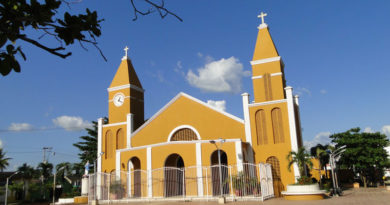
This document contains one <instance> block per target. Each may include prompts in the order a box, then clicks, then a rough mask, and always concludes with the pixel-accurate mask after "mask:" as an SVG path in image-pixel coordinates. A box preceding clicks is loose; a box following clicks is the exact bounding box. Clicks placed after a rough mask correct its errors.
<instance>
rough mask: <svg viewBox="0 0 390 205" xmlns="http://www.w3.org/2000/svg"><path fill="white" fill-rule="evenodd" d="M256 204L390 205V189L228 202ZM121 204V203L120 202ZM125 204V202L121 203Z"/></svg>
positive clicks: (176, 204)
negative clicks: (311, 198) (301, 198)
mask: <svg viewBox="0 0 390 205" xmlns="http://www.w3.org/2000/svg"><path fill="white" fill-rule="evenodd" d="M129 204H141V205H143V204H150V205H170V204H174V205H201V204H202V205H203V204H205V205H218V203H217V202H215V201H213V202H205V201H200V202H172V201H167V202H151V203H148V202H144V203H139V202H138V203H129ZM244 204H245V205H247V204H248V205H254V204H264V205H276V204H277V205H325V204H326V205H352V204H353V205H358V204H362V205H363V204H364V205H381V204H386V205H390V191H386V190H385V189H384V188H368V189H355V190H354V189H350V190H346V191H344V194H343V196H341V197H331V198H327V199H324V200H317V201H287V200H284V199H283V198H274V199H269V200H266V201H264V202H254V201H251V202H250V201H247V202H243V201H241V202H228V203H227V205H244ZM118 205H119V204H118ZM121 205H124V204H121Z"/></svg>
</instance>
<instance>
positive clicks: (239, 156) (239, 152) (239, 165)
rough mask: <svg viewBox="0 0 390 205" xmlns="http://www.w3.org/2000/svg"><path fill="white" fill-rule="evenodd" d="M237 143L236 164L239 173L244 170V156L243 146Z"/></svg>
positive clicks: (239, 142)
mask: <svg viewBox="0 0 390 205" xmlns="http://www.w3.org/2000/svg"><path fill="white" fill-rule="evenodd" d="M235 143H236V162H237V171H239V172H241V171H243V170H244V167H243V165H242V162H243V159H242V158H243V155H242V145H241V141H237V142H235Z"/></svg>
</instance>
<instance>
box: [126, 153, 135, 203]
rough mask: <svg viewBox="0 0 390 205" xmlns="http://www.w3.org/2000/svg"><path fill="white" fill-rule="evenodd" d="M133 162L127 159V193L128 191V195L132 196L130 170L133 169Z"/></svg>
mask: <svg viewBox="0 0 390 205" xmlns="http://www.w3.org/2000/svg"><path fill="white" fill-rule="evenodd" d="M133 167H134V166H133V163H131V160H129V162H128V163H127V168H128V170H127V193H128V196H132V195H131V183H132V182H131V170H132V169H133Z"/></svg>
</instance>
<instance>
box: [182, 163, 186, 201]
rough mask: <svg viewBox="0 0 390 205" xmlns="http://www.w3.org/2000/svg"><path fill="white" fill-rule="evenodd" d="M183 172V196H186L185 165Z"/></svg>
mask: <svg viewBox="0 0 390 205" xmlns="http://www.w3.org/2000/svg"><path fill="white" fill-rule="evenodd" d="M182 172H183V173H182V174H183V198H185V197H186V183H185V181H184V180H185V176H184V175H185V172H184V167H183V169H182Z"/></svg>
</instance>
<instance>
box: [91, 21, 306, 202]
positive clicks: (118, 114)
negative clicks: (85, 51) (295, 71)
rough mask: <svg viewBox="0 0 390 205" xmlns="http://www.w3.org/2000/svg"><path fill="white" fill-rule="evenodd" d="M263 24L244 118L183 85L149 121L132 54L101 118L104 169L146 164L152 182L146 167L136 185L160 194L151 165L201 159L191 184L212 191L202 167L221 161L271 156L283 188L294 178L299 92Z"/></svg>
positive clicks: (239, 163) (241, 162) (241, 164)
mask: <svg viewBox="0 0 390 205" xmlns="http://www.w3.org/2000/svg"><path fill="white" fill-rule="evenodd" d="M258 29H259V30H258V35H257V41H256V45H255V49H254V55H253V59H252V61H250V63H251V65H252V82H253V101H252V102H251V101H250V98H251V97H250V94H248V93H243V94H242V95H241V98H242V105H243V106H242V109H243V113H244V118H243V119H241V118H239V117H236V116H234V115H231V114H229V113H227V112H224V111H221V110H219V109H216V108H214V107H212V106H210V105H208V104H207V103H205V102H203V101H201V100H199V99H196V98H195V97H192V96H190V95H188V94H185V93H179V94H177V95H176V97H174V98H173V99H172V100H171V101H169V102H168V103H167V104H166V105H165V106H163V107H162V108H161V109H160V110H159V111H158V112H157V113H155V114H154V115H153V116H152V117H150V118H149V119H148V120H147V121H145V120H144V89H143V87H142V84H141V81H140V80H139V79H138V77H137V74H136V72H135V69H134V67H133V65H132V63H131V60H130V59H129V58H128V57H127V54H126V55H125V56H124V57H123V58H122V61H121V63H120V66H119V68H118V70H117V72H116V75H115V77H114V79H113V80H112V83H111V85H110V87H109V88H108V89H107V90H108V119H109V123H108V124H103V119H99V120H98V153H103V154H102V155H101V156H99V157H98V160H97V162H98V163H97V171H98V172H101V173H115V174H116V175H117V177H119V178H120V177H123V174H121V173H127V172H132V173H135V172H134V171H136V170H140V171H141V170H142V173H145V179H146V181H145V182H144V183H146V184H147V186H145V187H147V188H145V190H142V191H141V190H137V189H141V187H138V186H136V185H134V183H137V177H138V178H141V176H140V175H139V176H133V177H132V182H129V183H130V184H129V185H128V186H129V187H132V188H131V189H132V190H131V192H132V193H133V195H137V196H139V197H153V196H156V195H157V194H156V193H157V192H158V191H157V187H156V186H153V185H154V183H155V182H154V181H153V173H152V171H151V170H156V169H160V168H164V167H174V168H186V167H194V169H193V170H194V173H193V175H195V176H196V179H195V183H196V185H195V186H196V188H195V189H194V190H190V189H189V188H187V189H186V191H187V192H188V193H189V192H192V195H196V196H204V195H206V194H207V193H206V188H205V185H204V183H205V182H204V181H203V178H204V176H205V172H204V171H203V169H202V167H205V166H206V167H207V166H213V165H218V163H219V161H220V163H221V164H222V165H225V166H228V165H235V166H236V167H237V169H238V170H239V171H240V172H248V169H247V168H246V166H245V164H247V163H252V164H258V163H269V164H271V166H272V176H273V182H274V183H273V185H274V189H275V195H278V193H280V191H282V190H283V189H284V186H286V185H287V184H290V183H294V182H295V179H296V178H297V177H299V172H298V169H297V166H296V165H294V167H293V169H291V171H288V169H287V165H288V161H287V160H286V156H287V154H288V153H289V152H290V151H297V150H298V148H299V147H300V146H302V137H301V129H300V120H299V105H298V97H297V96H293V94H292V88H291V87H289V86H286V80H285V75H284V63H283V61H282V59H281V57H280V56H279V53H278V51H277V49H276V47H275V45H274V42H273V40H272V38H271V36H270V33H269V29H268V26H267V24H265V23H264V22H263V23H262V24H260V25H259V27H258ZM218 149H220V150H221V152H220V157H218ZM218 158H219V160H218ZM140 173H141V172H140ZM185 174H189V173H188V172H186V173H185ZM166 175H167V173H165V176H166ZM139 180H140V179H138V182H139ZM98 183H103V182H98ZM131 183H133V185H131ZM184 186H187V185H186V184H184ZM137 187H138V188H137ZM166 189H167V188H166ZM216 191H218V190H216Z"/></svg>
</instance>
